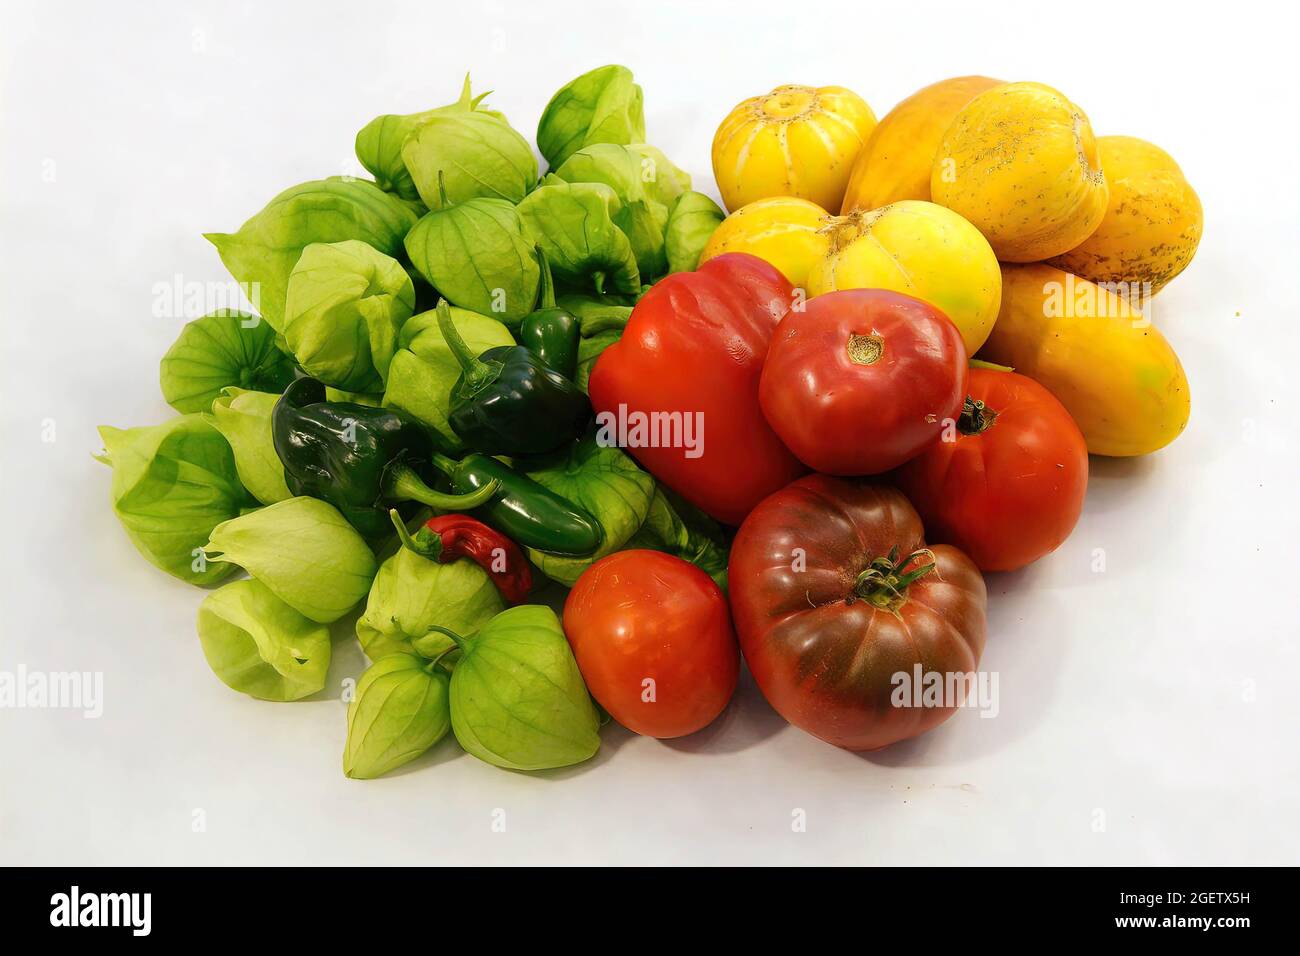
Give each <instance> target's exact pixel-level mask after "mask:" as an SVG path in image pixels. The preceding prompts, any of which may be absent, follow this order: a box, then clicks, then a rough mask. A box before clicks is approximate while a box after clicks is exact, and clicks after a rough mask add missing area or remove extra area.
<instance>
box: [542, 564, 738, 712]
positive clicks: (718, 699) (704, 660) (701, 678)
mask: <svg viewBox="0 0 1300 956" xmlns="http://www.w3.org/2000/svg"><path fill="white" fill-rule="evenodd" d="M564 633H565V634H566V635H567V636H568V638H569V644H570V645H571V646H572V647H573V655H574V657H576V658H577V660H578V669H579V670H580V671H582V676H583V679H584V680H586V682H587V689H588V690H590V691H591V695H592V696H593V697H595V698H596V700H597V701H599V702H600V705H601V706H602V707H604V708H605V710H607V711H609V715H610V716H611V717H613V718H614V719H615V720H617V721H618V722H619V723H620V724H622V725H623V726H624V727H626V728H627V729H628V730H631V731H634V732H635V733H638V734H644V735H646V736H647V737H681V736H682V735H684V734H692V733H694V732H695V731H697V730H699V729H701V728H702V727H705V726H707V725H708V724H709V723H711V722H712V721H713V718H715V717H717V716H718V714H720V713H722V711H723V709H724V708H725V707H726V706H727V702H728V701H729V700H731V695H732V693H733V692H734V691H735V689H736V678H737V676H738V675H739V672H740V653H739V651H738V649H737V647H736V635H735V633H734V632H733V631H732V629H731V614H730V613H729V611H728V609H727V599H726V597H725V596H724V595H723V593H722V591H721V590H720V589H719V588H718V586H717V585H716V584H714V583H713V579H712V578H710V577H709V576H708V575H707V574H705V573H704V572H703V571H701V570H700V569H699V568H697V567H696V566H695V565H693V564H690V563H688V562H686V561H683V560H682V559H681V558H677V557H673V556H672V555H670V554H662V553H660V552H658V551H636V550H634V551H619V552H616V553H614V554H611V555H609V556H608V557H606V558H602V559H601V560H599V561H597V562H596V563H595V564H593V565H592V566H591V567H590V568H588V569H587V570H586V571H584V572H583V574H582V577H580V578H578V581H577V583H576V584H574V586H573V590H572V591H570V592H569V599H568V600H567V601H565V603H564Z"/></svg>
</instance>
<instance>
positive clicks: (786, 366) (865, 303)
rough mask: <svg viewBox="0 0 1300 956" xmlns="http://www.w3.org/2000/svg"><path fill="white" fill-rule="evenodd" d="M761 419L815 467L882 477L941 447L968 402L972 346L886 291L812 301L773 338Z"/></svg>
mask: <svg viewBox="0 0 1300 956" xmlns="http://www.w3.org/2000/svg"><path fill="white" fill-rule="evenodd" d="M758 395H759V402H760V403H761V405H762V407H763V414H764V415H765V416H767V420H768V422H769V423H771V425H772V428H773V430H774V431H775V432H776V433H777V435H779V436H780V437H781V440H782V441H783V442H785V444H786V445H787V446H788V447H789V449H790V450H791V451H792V452H794V453H795V456H796V457H798V459H799V460H800V461H802V462H803V463H804V464H805V465H807V466H808V467H810V468H812V469H814V470H815V471H821V472H826V473H827V474H832V475H876V474H880V473H881V472H883V471H888V470H889V469H891V468H894V467H896V466H898V465H901V464H902V463H903V462H905V461H907V459H909V458H911V457H912V456H913V455H915V454H917V453H918V452H919V451H921V450H922V449H923V448H925V447H926V446H927V445H929V444H930V443H932V442H934V441H937V440H938V438H939V435H940V433H941V432H942V430H943V421H944V419H945V418H948V419H951V418H956V417H957V415H958V414H959V413H960V412H961V407H962V400H963V399H965V397H966V346H965V345H964V344H963V343H962V339H961V333H960V332H959V331H958V330H957V326H955V325H953V324H952V322H951V321H950V320H949V319H948V317H947V316H946V315H944V314H943V313H942V312H940V311H939V310H938V309H936V308H935V307H934V306H932V305H930V304H929V303H926V302H922V301H921V300H920V299H914V298H912V297H911V296H910V295H903V294H902V293H900V292H889V291H887V290H885V289H845V290H842V291H839V292H828V293H826V294H824V295H819V296H817V297H815V298H813V299H810V300H808V303H807V305H806V306H805V307H804V309H803V310H802V311H797V310H792V311H791V312H790V313H789V314H788V315H786V317H785V318H784V319H782V320H781V324H780V325H778V326H777V327H776V331H775V332H774V333H772V344H771V345H770V346H768V350H767V360H766V362H765V363H764V365H763V376H762V379H761V380H760V382H759V388H758Z"/></svg>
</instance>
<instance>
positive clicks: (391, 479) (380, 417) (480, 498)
mask: <svg viewBox="0 0 1300 956" xmlns="http://www.w3.org/2000/svg"><path fill="white" fill-rule="evenodd" d="M271 439H272V442H273V444H274V445H275V453H276V455H277V456H279V458H280V462H281V463H282V464H283V465H284V480H285V483H286V484H287V485H288V486H289V490H290V491H291V492H292V493H293V494H294V495H310V496H311V497H313V498H319V499H320V500H322V501H327V502H329V503H330V504H332V505H334V507H336V508H338V510H339V511H340V512H342V513H343V515H344V517H346V518H347V519H348V521H349V522H351V524H352V526H353V527H355V528H356V529H357V530H358V531H360V532H361V533H362V534H363V535H365V536H367V537H378V536H379V535H381V534H383V533H385V532H386V531H389V530H391V525H390V523H389V518H388V509H389V507H390V506H391V505H393V504H397V503H399V502H406V501H418V502H420V503H421V504H425V505H428V506H429V507H431V508H437V509H439V510H442V511H467V510H469V509H470V508H476V507H478V506H479V505H481V504H483V503H484V502H486V501H487V500H488V499H490V498H491V497H492V495H494V494H495V493H496V491H497V486H496V485H495V484H494V483H492V482H490V481H486V482H482V483H480V484H479V485H476V486H475V488H474V490H473V493H472V494H463V495H454V494H453V495H449V494H444V493H442V492H440V491H435V490H434V489H432V488H430V487H429V486H428V485H427V484H426V483H425V480H424V477H423V476H422V475H421V473H420V472H421V471H426V472H427V470H428V467H429V464H430V456H432V454H433V443H432V441H431V440H430V438H429V435H428V433H427V432H426V431H425V430H424V428H423V427H421V425H420V424H419V422H417V421H415V419H413V418H411V417H410V416H408V415H407V414H406V413H405V412H401V411H399V410H397V409H395V408H374V407H372V406H369V405H359V404H356V403H353V402H327V401H326V400H325V385H324V384H323V383H322V382H319V381H317V380H316V379H314V378H300V379H298V380H297V381H296V382H294V383H293V384H291V385H290V386H289V387H288V388H287V389H285V391H284V395H282V396H281V397H280V399H279V401H277V402H276V403H275V408H274V410H273V411H272V412H271Z"/></svg>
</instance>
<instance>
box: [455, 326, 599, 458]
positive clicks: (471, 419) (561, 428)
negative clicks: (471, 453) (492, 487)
mask: <svg viewBox="0 0 1300 956" xmlns="http://www.w3.org/2000/svg"><path fill="white" fill-rule="evenodd" d="M438 328H439V329H441V330H442V337H443V338H444V339H446V341H447V346H448V348H450V349H451V354H452V355H453V356H455V358H456V361H457V362H458V363H459V364H460V368H461V375H460V378H458V379H457V380H456V384H455V385H453V386H452V389H451V402H450V409H451V414H450V416H449V419H450V422H451V428H452V431H454V432H455V433H456V434H457V435H459V436H460V438H461V440H462V441H464V442H465V444H466V445H468V446H469V447H470V448H472V449H474V450H475V451H480V452H483V453H484V454H488V455H540V454H545V453H546V452H550V451H554V450H555V449H557V448H559V447H560V446H561V445H563V444H565V443H566V442H569V441H572V440H573V439H574V438H576V437H577V436H578V435H580V434H581V433H582V432H583V430H584V429H585V428H586V425H587V422H588V421H589V420H590V418H591V403H590V402H588V401H587V396H586V395H585V394H583V392H582V390H581V389H579V388H578V386H576V385H574V384H573V382H572V381H571V380H569V379H567V378H565V377H564V376H563V375H561V374H560V373H559V372H557V371H555V370H554V369H553V368H551V367H550V366H549V365H547V364H546V363H545V362H543V361H542V360H541V359H540V358H538V357H537V356H536V355H534V354H533V353H532V352H530V351H529V350H528V349H526V348H524V347H523V346H521V345H500V346H497V347H496V348H491V349H488V350H487V351H486V352H484V353H483V354H482V355H480V356H478V357H477V358H475V357H474V355H473V353H471V352H470V350H469V347H468V346H467V345H466V344H465V341H464V339H462V338H461V337H460V332H458V331H457V330H456V325H455V323H454V322H452V320H451V308H450V307H449V306H448V305H447V303H446V301H442V302H439V303H438Z"/></svg>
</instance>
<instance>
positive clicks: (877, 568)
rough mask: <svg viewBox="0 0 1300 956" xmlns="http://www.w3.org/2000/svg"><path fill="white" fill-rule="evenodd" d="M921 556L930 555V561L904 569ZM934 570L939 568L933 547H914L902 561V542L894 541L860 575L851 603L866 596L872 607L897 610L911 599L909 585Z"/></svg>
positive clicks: (850, 597) (854, 583) (854, 584)
mask: <svg viewBox="0 0 1300 956" xmlns="http://www.w3.org/2000/svg"><path fill="white" fill-rule="evenodd" d="M920 558H928V559H929V561H928V562H927V563H925V564H921V565H918V566H917V567H915V568H913V569H912V570H911V571H905V570H904V569H905V568H907V567H908V566H909V565H911V564H912V563H913V562H914V561H916V560H918V559H920ZM931 571H937V568H936V565H935V562H934V552H933V551H931V550H930V549H929V548H920V549H918V550H916V551H913V552H912V553H911V554H909V555H908V556H907V557H905V558H903V559H902V560H901V561H900V560H899V559H898V545H894V547H892V548H890V549H889V554H887V555H882V556H881V557H878V558H875V559H873V560H872V562H871V563H870V564H869V565H867V567H866V568H865V569H864V570H863V571H862V572H861V573H860V574H859V575H858V576H857V579H856V580H855V581H854V582H853V590H852V591H850V592H849V596H848V599H847V600H848V602H849V603H850V604H852V603H853V602H854V601H856V600H863V601H866V602H867V603H868V604H870V605H871V606H872V607H877V608H880V609H881V610H882V611H891V612H893V613H894V614H897V613H898V609H899V608H901V607H902V606H903V605H904V604H906V603H907V588H908V585H910V584H912V583H913V582H915V581H919V580H920V579H921V578H923V577H925V576H926V575H927V574H929V573H930V572H931Z"/></svg>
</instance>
